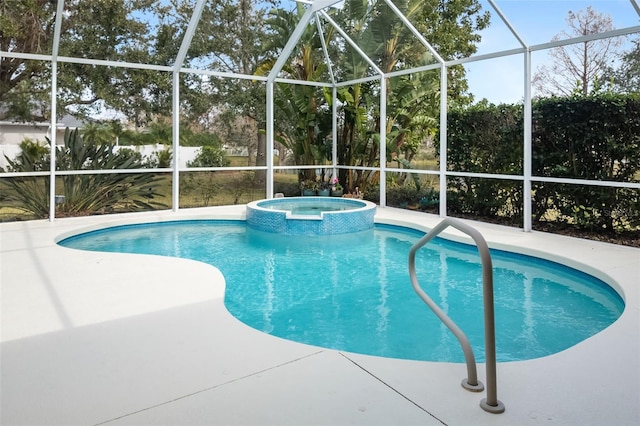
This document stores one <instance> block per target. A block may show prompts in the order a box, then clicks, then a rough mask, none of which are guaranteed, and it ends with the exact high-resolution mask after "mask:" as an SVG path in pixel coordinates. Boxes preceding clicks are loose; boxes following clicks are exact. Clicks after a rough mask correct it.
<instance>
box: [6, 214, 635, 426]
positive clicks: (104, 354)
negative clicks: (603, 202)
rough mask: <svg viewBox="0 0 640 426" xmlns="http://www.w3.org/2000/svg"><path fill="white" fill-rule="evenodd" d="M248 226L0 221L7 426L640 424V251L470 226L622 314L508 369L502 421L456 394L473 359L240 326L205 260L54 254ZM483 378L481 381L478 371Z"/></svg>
mask: <svg viewBox="0 0 640 426" xmlns="http://www.w3.org/2000/svg"><path fill="white" fill-rule="evenodd" d="M244 215H245V208H244V206H223V207H212V208H202V209H189V210H180V211H178V212H168V211H167V212H148V213H135V214H126V215H112V216H92V217H83V218H69V219H59V220H56V221H54V222H48V221H32V222H14V223H3V224H0V232H1V234H0V235H1V238H2V239H1V247H0V253H1V254H2V258H1V267H2V272H1V278H2V281H1V283H0V285H1V287H0V291H1V296H2V297H1V308H2V310H1V319H2V325H1V327H2V328H1V330H2V334H1V342H2V344H1V349H2V365H1V373H2V375H1V382H0V384H1V386H2V389H1V390H2V393H1V396H0V397H1V406H0V408H1V409H2V410H1V414H0V416H1V417H0V423H2V424H63V423H64V424H103V423H105V422H106V423H108V424H167V423H174V424H175V423H182V424H189V423H194V424H197V423H200V424H202V423H207V424H343V423H349V424H400V423H402V424H443V423H444V424H452V425H455V424H461V425H464V424H470V423H473V424H492V425H493V424H495V425H513V424H522V425H534V424H540V423H545V424H559V425H566V424H594V425H596V424H637V423H638V421H639V419H640V408H639V405H640V390H639V386H638V384H639V383H640V349H639V346H640V345H639V340H640V337H639V336H640V293H639V291H638V283H639V282H640V249H634V248H630V247H622V246H616V245H612V244H607V243H600V242H596V241H587V240H581V239H575V238H570V237H564V236H559V235H552V234H547V233H541V232H531V233H525V232H522V231H521V230H518V229H514V228H508V227H504V226H497V225H491V224H484V223H479V222H472V221H467V222H468V223H470V224H471V225H472V226H474V227H475V228H476V229H478V230H479V231H480V232H481V233H482V234H483V235H484V236H485V238H486V240H487V242H488V244H489V246H490V247H492V248H499V249H510V250H511V251H516V252H519V253H523V254H531V255H535V256H539V257H542V258H546V259H548V260H554V261H560V263H564V264H567V265H568V266H574V267H575V266H583V267H581V268H580V269H583V270H585V271H586V272H588V273H591V274H592V275H595V276H596V277H597V278H600V279H602V280H604V281H605V282H607V283H609V284H610V285H612V286H613V287H614V288H615V289H616V290H617V291H618V292H620V293H621V294H622V296H623V298H624V300H625V303H626V307H625V311H624V312H623V314H622V316H621V317H620V319H618V320H617V321H616V322H615V323H614V324H612V325H611V326H610V327H608V328H607V329H605V330H604V331H603V332H601V333H598V334H597V335H595V336H593V337H591V338H589V339H587V340H585V341H583V342H581V343H579V344H578V345H575V346H573V347H571V348H569V349H567V350H565V351H562V352H560V353H557V354H554V355H551V356H547V357H543V358H538V359H534V360H528V361H519V362H507V363H499V364H498V398H499V399H500V400H501V401H502V402H504V404H505V406H506V412H505V413H503V414H499V415H493V414H488V413H485V412H484V411H482V410H481V409H480V407H479V406H478V404H479V402H480V399H481V398H482V397H484V395H482V394H474V393H470V392H467V391H465V390H463V389H462V388H461V386H460V381H461V380H462V379H463V378H464V376H465V367H464V365H463V364H449V363H433V362H418V361H406V360H393V359H385V358H378V357H371V356H365V355H357V354H352V353H346V352H340V351H333V350H328V349H323V348H318V347H313V346H309V345H303V344H299V343H295V342H289V341H285V340H283V339H279V338H276V337H273V336H268V335H265V334H263V333H260V332H257V331H255V330H253V329H251V328H249V327H247V326H245V325H244V324H241V323H240V322H239V321H237V320H235V318H233V317H232V316H231V315H230V314H229V313H228V312H227V311H226V309H225V308H224V305H223V303H222V297H223V295H224V279H223V277H222V276H221V274H220V273H219V271H218V270H217V269H216V268H213V267H211V266H209V265H204V264H201V263H198V262H194V261H189V260H184V259H167V258H160V257H157V256H127V255H122V254H110V253H91V252H81V251H78V250H71V249H66V248H63V247H60V246H57V245H56V244H55V242H56V241H57V240H59V239H61V238H63V237H64V236H68V235H70V234H72V233H77V231H78V230H82V231H89V230H94V229H98V228H102V227H105V226H113V225H119V224H127V223H134V222H135V223H139V222H155V221H168V220H188V219H211V218H215V219H232V220H242V219H244V217H245V216H244ZM439 221H440V218H438V217H437V216H435V215H429V214H424V213H418V212H412V211H406V210H400V209H393V208H380V207H378V209H377V212H376V222H380V223H388V224H394V225H403V226H413V227H416V228H418V229H423V230H427V229H429V228H431V227H433V226H434V225H435V224H437V223H438V222H439ZM445 236H446V237H447V238H451V239H453V240H458V241H459V240H465V238H466V237H464V236H463V235H462V234H460V233H458V232H457V231H455V230H447V231H445ZM514 246H515V247H518V249H517V250H513V247H514ZM132 258H133V259H132ZM167 355H171V356H167ZM207 360H208V361H207ZM116 361H117V362H116ZM211 364H213V366H212V365H211ZM478 375H479V378H480V380H484V366H483V365H482V364H479V365H478Z"/></svg>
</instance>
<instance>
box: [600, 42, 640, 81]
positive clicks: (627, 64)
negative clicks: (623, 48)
mask: <svg viewBox="0 0 640 426" xmlns="http://www.w3.org/2000/svg"><path fill="white" fill-rule="evenodd" d="M631 44H632V47H631V49H629V50H628V51H627V52H625V53H623V54H622V55H621V58H620V60H621V64H620V67H619V68H618V69H611V70H609V74H608V76H607V81H609V80H610V81H611V82H612V83H613V87H614V89H615V90H616V91H618V92H621V93H634V92H636V93H637V92H640V38H636V39H635V40H633V41H632V42H631Z"/></svg>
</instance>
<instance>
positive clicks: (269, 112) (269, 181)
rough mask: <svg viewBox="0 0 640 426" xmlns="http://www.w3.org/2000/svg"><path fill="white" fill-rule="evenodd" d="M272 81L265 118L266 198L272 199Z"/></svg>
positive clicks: (271, 82) (269, 84) (270, 81)
mask: <svg viewBox="0 0 640 426" xmlns="http://www.w3.org/2000/svg"><path fill="white" fill-rule="evenodd" d="M273 85H274V83H273V81H272V80H269V81H267V99H266V103H267V117H266V120H267V122H266V129H265V130H266V132H267V135H266V137H267V141H266V142H267V146H266V151H267V152H266V156H267V179H266V180H267V194H266V197H267V198H273V195H274V194H273V187H274V185H273V178H274V173H273V148H274V142H273V140H274V137H273V116H274V114H273Z"/></svg>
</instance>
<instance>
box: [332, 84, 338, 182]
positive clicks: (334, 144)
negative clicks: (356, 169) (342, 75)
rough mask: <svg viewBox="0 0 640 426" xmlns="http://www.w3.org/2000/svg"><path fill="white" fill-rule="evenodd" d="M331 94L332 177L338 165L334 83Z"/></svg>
mask: <svg viewBox="0 0 640 426" xmlns="http://www.w3.org/2000/svg"><path fill="white" fill-rule="evenodd" d="M331 96H332V99H333V104H332V105H331V115H332V117H331V163H332V165H333V174H332V176H333V178H335V177H336V174H337V173H338V172H337V170H336V166H337V165H338V88H337V87H336V85H335V83H334V85H333V87H332V88H331Z"/></svg>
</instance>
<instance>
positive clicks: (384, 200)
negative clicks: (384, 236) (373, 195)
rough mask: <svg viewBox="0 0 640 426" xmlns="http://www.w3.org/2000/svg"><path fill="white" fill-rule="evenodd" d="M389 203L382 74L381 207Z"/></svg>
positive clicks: (381, 78)
mask: <svg viewBox="0 0 640 426" xmlns="http://www.w3.org/2000/svg"><path fill="white" fill-rule="evenodd" d="M386 205H387V79H386V78H385V76H384V75H382V76H380V207H386Z"/></svg>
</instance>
